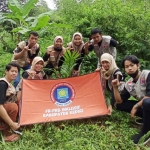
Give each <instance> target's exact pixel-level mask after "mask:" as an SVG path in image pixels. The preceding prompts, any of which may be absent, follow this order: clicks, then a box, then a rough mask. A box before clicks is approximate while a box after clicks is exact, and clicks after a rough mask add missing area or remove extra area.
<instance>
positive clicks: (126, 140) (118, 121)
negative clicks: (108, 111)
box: [0, 111, 150, 150]
mask: <svg viewBox="0 0 150 150" xmlns="http://www.w3.org/2000/svg"><path fill="white" fill-rule="evenodd" d="M21 130H22V131H23V136H22V137H21V139H20V140H19V141H17V142H15V143H5V142H1V144H0V149H3V150H10V149H12V150H148V146H150V145H146V146H143V145H141V144H139V145H136V146H135V145H134V144H133V142H132V141H131V137H132V135H134V134H136V133H137V132H138V131H139V130H140V126H137V125H135V123H134V120H132V119H131V118H130V116H129V114H127V113H122V112H119V111H114V112H113V115H112V116H100V117H96V118H89V119H78V120H70V121H63V122H55V123H46V124H40V125H37V124H36V125H34V126H26V127H21Z"/></svg>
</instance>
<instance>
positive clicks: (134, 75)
mask: <svg viewBox="0 0 150 150" xmlns="http://www.w3.org/2000/svg"><path fill="white" fill-rule="evenodd" d="M138 73H139V70H136V71H135V73H133V74H129V76H130V77H132V78H135V77H136V76H137V74H138Z"/></svg>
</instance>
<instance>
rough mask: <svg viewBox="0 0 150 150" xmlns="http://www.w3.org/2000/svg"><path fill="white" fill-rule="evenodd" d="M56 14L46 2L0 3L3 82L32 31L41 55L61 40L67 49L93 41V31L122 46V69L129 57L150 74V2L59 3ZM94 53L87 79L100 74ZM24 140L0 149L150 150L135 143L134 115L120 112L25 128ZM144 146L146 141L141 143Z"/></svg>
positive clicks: (86, 61)
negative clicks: (78, 41) (76, 38)
mask: <svg viewBox="0 0 150 150" xmlns="http://www.w3.org/2000/svg"><path fill="white" fill-rule="evenodd" d="M54 2H55V4H56V9H54V10H50V9H49V8H48V7H47V4H46V3H45V1H43V0H40V1H39V0H8V1H7V0H0V11H1V12H0V64H1V65H0V77H2V76H3V75H4V68H5V65H6V64H7V63H8V62H10V61H11V58H12V55H13V50H14V49H15V47H16V45H17V43H18V42H19V41H21V40H26V39H27V38H28V34H29V32H30V31H33V30H34V31H37V32H38V33H39V44H40V46H41V52H40V55H41V56H43V54H44V53H45V51H46V47H48V46H49V45H51V44H53V39H54V37H55V36H57V35H61V36H62V37H63V38H64V46H66V44H67V43H68V42H70V41H71V39H72V35H73V33H74V32H76V31H79V32H81V33H82V35H83V37H84V41H85V42H86V41H88V38H89V37H90V31H91V29H92V28H95V27H99V28H100V29H101V30H102V32H103V35H111V36H112V37H113V38H114V39H116V40H117V41H119V45H118V46H117V60H116V62H117V64H118V66H119V67H121V60H122V58H123V57H124V56H125V55H129V54H134V55H136V56H137V57H138V58H139V59H140V63H141V69H149V68H150V63H149V57H150V2H149V1H148V0H109V1H108V0H103V1H101V0H78V1H77V0H54ZM96 64H97V58H96V56H95V54H94V53H93V52H91V53H90V54H89V55H88V56H86V57H85V58H84V61H83V64H82V69H81V74H85V73H90V72H92V71H94V70H95V69H96ZM21 129H22V130H23V136H22V138H21V140H20V141H18V142H17V143H10V144H7V143H4V142H3V140H2V143H1V145H0V149H6V150H7V149H10V148H11V149H16V150H17V149H21V150H22V149H25V150H26V149H31V150H32V149H38V150H42V149H48V150H49V149H51V150H56V149H57V150H70V149H73V150H77V149H85V150H116V149H119V150H126V149H129V150H135V149H137V150H142V149H143V150H144V149H149V148H148V147H149V145H147V146H143V145H142V144H139V145H137V146H135V145H133V143H132V141H131V137H132V135H133V134H135V133H137V132H138V131H139V129H140V127H139V126H136V125H135V123H134V120H133V119H131V118H130V116H129V114H127V113H121V112H118V111H115V110H114V112H113V115H112V116H103V117H98V118H91V119H84V120H71V121H63V122H59V123H51V124H44V125H34V126H33V127H32V128H30V129H29V128H27V127H22V128H21ZM141 143H142V141H141Z"/></svg>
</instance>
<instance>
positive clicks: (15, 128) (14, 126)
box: [10, 122, 20, 131]
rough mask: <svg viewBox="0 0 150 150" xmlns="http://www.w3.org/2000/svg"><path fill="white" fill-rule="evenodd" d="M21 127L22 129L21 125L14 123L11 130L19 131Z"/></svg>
mask: <svg viewBox="0 0 150 150" xmlns="http://www.w3.org/2000/svg"><path fill="white" fill-rule="evenodd" d="M19 127H20V125H19V124H18V123H17V122H13V123H12V124H11V125H10V128H11V129H12V130H13V131H15V130H17V129H18V128H19Z"/></svg>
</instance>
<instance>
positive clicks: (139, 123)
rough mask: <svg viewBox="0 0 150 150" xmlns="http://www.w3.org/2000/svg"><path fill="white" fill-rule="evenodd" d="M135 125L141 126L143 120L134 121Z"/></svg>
mask: <svg viewBox="0 0 150 150" xmlns="http://www.w3.org/2000/svg"><path fill="white" fill-rule="evenodd" d="M135 123H136V124H138V125H143V119H142V118H140V119H136V120H135Z"/></svg>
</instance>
